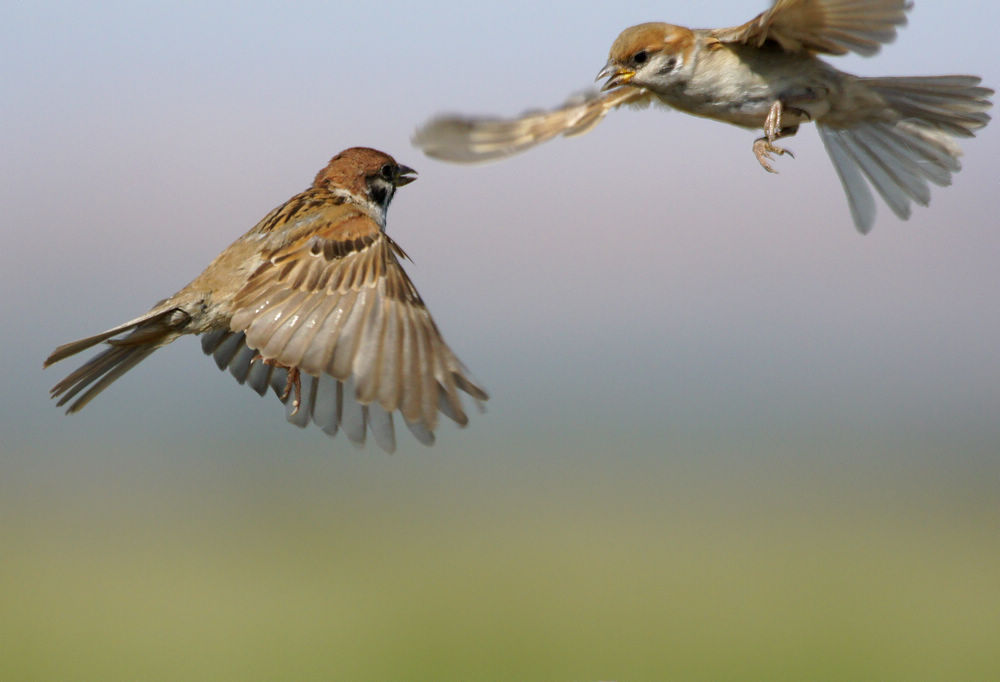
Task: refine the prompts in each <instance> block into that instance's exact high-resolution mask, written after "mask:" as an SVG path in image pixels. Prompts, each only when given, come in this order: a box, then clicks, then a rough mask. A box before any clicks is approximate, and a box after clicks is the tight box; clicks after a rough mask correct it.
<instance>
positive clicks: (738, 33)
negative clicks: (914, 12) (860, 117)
mask: <svg viewBox="0 0 1000 682" xmlns="http://www.w3.org/2000/svg"><path fill="white" fill-rule="evenodd" d="M911 6H912V3H910V2H909V0H775V2H774V4H773V5H772V6H771V8H770V9H769V10H767V11H765V12H761V13H760V14H758V15H757V16H756V17H754V18H753V19H751V20H750V21H748V22H747V23H745V24H742V25H740V26H734V27H732V28H721V29H716V30H715V31H712V35H713V36H714V37H715V38H717V39H718V40H720V41H722V42H724V43H746V44H748V45H753V46H755V47H760V46H761V45H763V44H764V43H766V42H773V43H776V44H777V45H778V46H780V47H781V49H783V50H785V51H787V52H819V53H825V54H836V55H840V54H847V53H848V52H856V53H858V54H860V55H863V56H865V57H870V56H872V55H874V54H875V53H876V52H878V51H879V49H880V48H881V47H882V45H884V44H885V43H890V42H892V41H893V40H895V38H896V27H897V26H902V25H904V24H905V23H906V12H907V10H909V9H910V7H911Z"/></svg>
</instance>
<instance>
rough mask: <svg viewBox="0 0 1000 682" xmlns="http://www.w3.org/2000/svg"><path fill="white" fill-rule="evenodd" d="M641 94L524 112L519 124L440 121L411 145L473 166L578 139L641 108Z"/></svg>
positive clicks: (623, 91) (626, 91)
mask: <svg viewBox="0 0 1000 682" xmlns="http://www.w3.org/2000/svg"><path fill="white" fill-rule="evenodd" d="M648 103H649V95H648V93H647V92H646V91H645V90H642V89H641V88H628V87H626V88H618V89H616V90H612V91H611V92H608V93H607V94H600V93H595V92H592V93H587V94H585V95H582V96H580V97H577V98H574V99H571V100H569V101H568V102H567V103H566V104H564V105H562V106H561V107H559V108H557V109H552V110H551V111H540V112H529V113H526V114H524V115H522V116H519V117H518V118H513V119H502V118H471V117H465V116H439V117H437V118H434V119H432V120H431V121H429V122H428V123H426V124H424V125H423V126H421V127H420V128H419V129H418V130H417V132H416V134H415V135H414V137H413V144H414V145H415V146H416V147H418V148H420V149H422V150H423V151H424V153H425V154H427V155H428V156H431V157H434V158H436V159H442V160H445V161H455V162H459V163H474V162H477V161H490V160H492V159H502V158H505V157H508V156H512V155H514V154H517V153H519V152H522V151H524V150H526V149H529V148H531V147H534V146H535V145H536V144H540V143H542V142H545V141H546V140H550V139H552V138H553V137H556V136H557V135H565V136H567V137H569V136H572V135H581V134H583V133H585V132H587V131H589V130H590V129H591V128H593V127H594V126H595V125H597V124H598V123H600V121H601V119H603V118H604V117H605V116H606V115H607V113H608V112H609V111H611V110H612V109H614V108H616V107H620V106H622V105H624V104H633V105H639V106H642V105H645V104H648Z"/></svg>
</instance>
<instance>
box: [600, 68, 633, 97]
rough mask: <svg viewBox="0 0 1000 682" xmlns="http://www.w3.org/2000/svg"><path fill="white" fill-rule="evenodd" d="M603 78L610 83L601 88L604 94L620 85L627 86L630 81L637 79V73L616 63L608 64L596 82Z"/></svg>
mask: <svg viewBox="0 0 1000 682" xmlns="http://www.w3.org/2000/svg"><path fill="white" fill-rule="evenodd" d="M602 78H607V79H608V82H607V83H605V84H604V85H603V86H601V92H604V91H605V90H610V89H612V88H617V87H618V86H619V85H626V84H627V83H628V82H629V81H630V80H632V79H633V78H635V71H633V70H632V69H626V68H625V67H624V66H619V65H618V64H615V63H614V62H608V63H607V65H605V67H604V68H603V69H601V72H600V73H599V74H597V78H595V79H594V80H598V81H599V80H601V79H602Z"/></svg>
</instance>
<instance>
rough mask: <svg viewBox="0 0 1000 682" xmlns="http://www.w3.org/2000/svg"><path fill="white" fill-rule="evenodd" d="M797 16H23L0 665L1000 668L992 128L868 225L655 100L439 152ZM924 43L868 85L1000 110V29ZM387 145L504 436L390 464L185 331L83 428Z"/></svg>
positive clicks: (10, 165) (4, 39)
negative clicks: (662, 23)
mask: <svg viewBox="0 0 1000 682" xmlns="http://www.w3.org/2000/svg"><path fill="white" fill-rule="evenodd" d="M762 5H763V0H740V1H736V0H715V1H713V2H704V3H681V2H670V1H669V0H656V1H652V0H650V1H648V2H647V1H636V2H630V3H627V5H625V6H624V8H618V7H616V4H615V3H609V2H572V3H570V2H560V3H534V2H531V3H529V2H511V1H507V2H503V3H496V4H495V5H486V4H485V3H471V2H470V3H467V4H465V3H458V2H450V3H449V2H438V3H435V4H434V10H433V11H428V10H426V9H420V8H418V7H416V6H414V4H411V3H403V2H392V1H383V2H378V3H337V2H323V3H305V4H300V5H298V6H297V8H296V9H288V8H287V7H286V6H285V4H284V3H273V4H268V3H207V4H206V3H186V2H173V3H133V2H103V3H100V5H99V6H98V5H92V4H90V3H66V4H54V3H45V2H32V3H7V4H6V5H5V7H4V8H3V9H2V10H0V53H2V54H0V90H2V96H0V120H2V122H3V125H2V126H0V147H2V153H0V167H2V173H3V178H4V181H3V183H2V184H0V205H2V206H3V230H4V236H5V240H4V243H5V247H4V248H3V249H2V251H0V266H2V267H0V285H2V287H3V291H4V292H5V295H4V296H3V298H2V301H0V319H2V320H3V321H4V324H3V326H2V330H0V335H2V340H3V356H4V366H5V372H4V374H5V376H6V377H7V378H6V387H7V388H6V390H5V391H4V392H3V393H2V396H0V401H2V407H0V444H2V455H0V467H2V471H0V548H2V549H0V554H2V558H0V610H2V612H0V678H3V679H11V680H14V679H33V680H73V679H102V680H134V679H143V680H157V679H163V680H176V679H186V680H196V679H205V680H223V679H233V680H264V679H301V680H305V679H341V680H348V679H350V680H390V679H392V680H501V679H517V680H598V679H615V680H665V679H681V680H726V679H733V680H736V679H739V680H747V679H769V680H778V679H790V680H802V679H810V680H862V679H871V680H875V679H878V680H914V679H920V680H959V679H969V680H971V679H987V678H992V677H994V676H995V675H996V674H997V671H998V670H1000V647H998V646H997V642H998V641H1000V456H998V455H1000V425H998V421H1000V419H998V417H1000V353H998V352H997V351H998V348H1000V306H998V303H997V294H998V292H1000V267H998V263H997V257H998V255H1000V229H998V228H1000V225H998V223H1000V220H998V216H1000V173H998V171H1000V161H998V159H1000V129H998V127H997V126H996V125H993V126H991V127H989V128H987V129H986V130H985V131H983V132H982V134H981V135H980V137H979V138H977V139H975V140H970V141H965V142H963V143H962V146H963V147H964V149H965V150H966V156H965V158H964V170H963V172H962V173H961V174H959V175H958V176H957V177H956V181H955V185H954V186H953V187H950V188H947V189H944V190H936V191H935V192H934V199H933V206H932V207H931V208H929V209H917V210H916V211H915V213H914V216H913V218H912V219H911V220H910V221H909V222H905V223H904V222H900V221H898V220H896V219H895V217H894V216H892V215H891V213H890V212H889V211H888V209H887V208H886V207H885V206H884V205H883V204H881V203H880V204H879V220H878V222H877V224H876V227H875V230H874V232H873V233H872V234H871V235H870V236H868V237H865V238H862V237H860V236H859V235H857V234H856V233H855V232H854V229H853V227H852V225H851V223H850V217H849V215H848V210H847V205H846V202H845V200H844V197H843V195H842V192H841V190H840V186H839V183H838V181H837V179H836V177H835V175H834V172H833V169H832V167H831V165H830V163H829V161H828V160H827V158H826V155H825V153H824V151H823V149H822V146H821V144H820V142H819V139H818V137H817V135H816V133H815V131H814V130H812V129H810V128H808V127H807V128H804V129H803V131H802V132H801V133H800V134H799V135H798V136H797V137H796V138H794V139H793V140H791V141H790V142H789V143H788V146H789V147H790V148H791V149H793V150H794V151H795V153H796V159H795V160H792V159H787V158H783V159H780V160H779V161H778V167H779V169H780V171H781V174H780V175H779V176H769V175H768V174H766V173H764V172H762V171H761V169H760V168H759V167H758V166H757V163H756V162H755V161H754V160H753V158H752V155H751V151H750V145H751V141H752V139H753V135H752V134H751V133H749V132H747V131H744V130H740V129H736V128H731V127H727V126H725V125H722V124H718V123H713V122H709V121H703V120H698V119H695V118H692V117H688V116H685V115H681V114H678V113H676V112H668V111H663V110H659V111H652V112H650V111H641V112H634V111H623V112H617V113H615V114H614V115H612V116H610V117H609V119H608V120H607V121H606V122H604V123H603V124H602V125H601V126H599V127H598V128H597V129H596V130H595V131H594V132H592V133H590V134H589V135H587V136H585V137H582V138H577V139H572V140H557V141H554V142H552V143H550V144H548V145H545V146H543V147H541V148H539V149H537V150H534V151H533V152H532V153H530V154H526V155H524V156H521V157H518V158H515V159H512V160H510V161H508V162H505V163H499V164H495V165H487V166H480V167H472V168H469V167H460V166H450V165H445V164H442V163H439V162H436V161H433V160H429V159H426V158H423V157H422V156H421V155H420V154H419V153H418V152H417V151H416V150H414V149H413V148H412V147H411V146H410V144H409V137H410V135H411V134H412V132H413V130H414V128H415V127H416V125H417V124H419V123H421V122H422V121H423V120H425V119H426V118H427V117H429V116H430V115H432V114H434V113H436V112H439V111H465V112H469V113H502V114H514V113H517V112H519V111H521V110H523V109H526V108H530V107H541V106H551V105H555V104H557V103H559V102H561V101H562V99H563V98H564V97H565V96H567V95H569V94H570V93H572V92H573V91H575V90H577V89H580V88H584V87H587V86H588V84H589V83H590V82H591V79H592V78H593V76H594V74H596V72H597V71H598V70H599V69H600V68H601V66H603V64H604V61H605V56H606V53H607V49H608V47H609V46H610V43H611V41H612V40H613V39H614V37H615V36H616V35H617V33H618V31H619V30H620V29H622V28H624V27H625V26H627V25H630V24H633V23H637V22H640V21H647V20H657V19H666V20H671V21H674V22H676V23H681V24H687V25H695V26H705V25H708V26H716V25H731V24H735V23H739V22H742V21H744V20H746V19H748V18H749V17H750V16H752V15H753V14H755V13H756V12H758V11H760V10H761V9H763V7H762ZM963 9H964V10H965V11H962V10H963ZM910 17H911V25H910V26H908V27H907V28H905V29H904V30H903V31H902V32H901V34H900V37H899V39H898V40H897V42H896V44H894V45H892V46H891V47H889V48H888V49H886V50H885V51H884V53H883V54H882V55H880V56H878V57H877V58H875V59H871V60H863V59H860V58H843V59H837V60H836V63H837V65H838V66H840V67H841V68H844V69H845V70H849V71H854V72H856V73H860V74H864V75H904V74H938V73H944V72H957V73H963V72H971V73H978V74H981V75H983V77H984V81H985V83H986V84H987V85H990V86H993V87H996V86H997V84H998V83H1000V47H998V43H997V41H996V40H994V29H995V27H996V26H997V25H1000V8H998V6H997V5H996V4H995V3H982V2H973V1H972V0H965V1H964V2H956V3H935V2H920V3H918V4H917V7H916V9H915V10H914V11H913V12H912V13H911V15H910ZM353 145H371V146H375V147H378V148H380V149H383V150H386V151H388V152H390V153H392V154H394V155H395V156H396V157H397V159H399V160H400V161H401V162H403V163H407V164H410V165H412V166H414V167H416V168H417V169H418V170H419V171H420V173H421V175H420V182H419V183H417V184H415V185H414V186H412V187H407V188H406V189H405V190H404V191H402V192H401V193H400V195H399V196H398V197H397V199H396V201H395V203H394V205H393V208H392V211H391V215H390V220H389V222H390V230H391V232H392V234H393V236H394V237H395V238H396V239H397V240H399V242H400V243H401V244H402V245H403V246H404V247H405V248H406V250H407V251H408V252H409V253H410V255H411V256H412V257H413V260H414V261H415V262H414V263H413V264H411V265H409V266H408V270H409V272H410V274H411V276H412V277H413V279H414V281H415V282H416V284H417V286H418V287H419V288H420V291H421V293H422V294H423V295H424V297H425V299H426V300H427V301H428V303H429V305H430V307H431V309H432V311H433V313H434V315H435V317H436V319H437V321H438V323H439V325H440V327H441V328H442V330H443V331H444V333H445V336H446V338H447V339H448V340H449V342H450V343H451V345H452V346H453V348H454V349H455V351H456V352H457V354H458V355H459V356H460V357H461V358H462V359H463V360H464V361H465V363H466V364H467V365H468V366H469V367H470V368H472V370H473V372H474V374H475V375H476V376H477V377H478V378H479V379H480V381H482V382H483V383H484V384H485V386H486V387H487V388H488V389H489V390H490V392H491V395H492V399H491V401H490V402H489V404H488V411H487V413H486V414H484V415H475V416H474V417H473V420H472V423H471V424H470V426H469V428H468V429H465V430H459V429H455V428H449V427H448V426H445V427H443V428H442V429H441V430H440V432H439V442H438V445H437V446H436V447H435V448H433V449H425V448H423V447H422V446H420V445H419V444H417V443H416V442H415V441H413V439H412V438H410V437H409V435H408V434H405V432H404V433H403V434H402V435H401V437H400V448H399V451H398V452H397V454H396V455H394V456H391V457H390V456H387V455H385V454H383V453H382V452H380V451H378V450H377V449H373V448H371V449H368V450H365V451H363V452H359V451H356V450H355V449H354V448H353V447H351V446H350V445H349V443H347V442H346V441H345V440H343V439H340V438H338V439H335V440H330V439H327V438H326V437H325V436H323V434H322V433H320V432H319V431H318V430H312V429H310V430H306V431H298V430H296V429H294V428H292V427H290V426H288V425H286V424H285V423H284V421H283V418H282V414H281V409H280V408H279V406H278V404H277V402H276V401H275V400H274V399H273V398H269V399H268V400H261V399H258V398H256V397H255V396H254V395H253V394H252V393H251V392H250V391H249V390H248V389H246V388H242V387H238V386H236V385H235V384H234V382H233V381H232V379H231V378H230V377H228V376H227V375H223V374H221V373H219V372H218V371H217V370H216V369H215V367H214V365H213V364H212V363H211V361H210V360H208V359H206V358H205V357H204V356H202V354H201V351H200V348H199V347H198V345H197V342H196V341H195V340H193V339H184V340H182V341H180V342H178V343H177V344H174V346H172V347H170V348H167V349H165V350H164V351H161V352H159V353H157V354H156V355H155V356H154V357H152V358H151V359H150V360H148V361H146V362H145V363H144V364H143V365H142V366H141V367H140V368H138V369H137V370H134V371H133V372H132V373H130V374H129V375H128V376H127V377H125V378H124V379H123V380H121V381H120V382H119V383H118V384H117V385H115V386H114V387H113V388H112V389H111V390H109V391H108V392H107V393H106V394H104V395H102V396H101V399H100V400H98V401H96V402H95V403H94V404H93V405H92V406H90V407H88V409H87V410H85V411H84V412H83V413H82V414H80V415H77V416H74V417H71V418H70V417H64V416H62V415H61V413H60V412H59V411H58V410H56V409H55V408H54V407H53V406H52V405H51V404H50V403H49V401H48V399H47V394H46V392H47V390H48V388H49V387H50V386H51V385H52V384H53V383H55V382H56V381H57V380H58V379H59V378H61V377H62V376H63V375H64V374H65V373H67V372H68V371H70V370H71V369H72V368H73V366H74V365H73V364H72V363H63V364H62V365H59V366H57V367H56V368H55V369H52V370H49V371H47V372H45V373H43V372H42V371H41V362H42V359H43V358H44V357H45V356H46V354H47V353H48V352H49V351H50V350H51V349H52V348H53V347H55V346H56V345H58V344H59V343H62V342H65V341H68V340H71V339H74V338H78V337H80V336H84V335H87V334H91V333H95V332H97V331H99V330H102V329H105V328H107V327H109V326H111V325H114V324H117V323H119V322H122V321H124V320H125V319H128V318H131V317H133V316H135V315H137V314H139V313H141V312H143V311H145V310H146V309H147V308H148V307H149V305H151V304H152V303H153V302H154V301H156V300H158V299H160V298H162V297H163V296H165V295H168V294H169V293H171V292H173V291H175V290H176V289H178V288H179V287H181V286H182V285H183V284H184V283H185V282H187V281H188V280H189V279H191V278H192V277H193V276H194V275H196V274H197V273H198V271H199V270H200V269H201V267H203V266H204V265H205V264H207V263H208V262H209V261H210V259H211V258H212V257H214V256H215V254H216V253H217V252H218V251H219V250H221V249H222V248H223V247H224V246H226V245H227V244H228V243H230V242H231V241H232V240H233V239H234V238H235V237H236V236H238V235H239V234H241V233H242V232H244V231H245V230H246V229H248V228H249V227H250V226H252V225H253V224H254V223H255V222H256V221H257V220H258V219H259V218H260V217H262V216H263V215H264V214H265V213H266V212H267V211H268V210H270V209H271V208H272V207H274V206H276V205H277V204H279V203H281V202H282V201H284V200H285V199H286V198H288V197H289V196H291V195H292V194H293V193H295V192H297V191H299V190H301V189H303V188H304V187H306V186H307V185H308V184H309V182H310V180H311V178H312V176H313V174H314V173H315V171H316V170H318V169H319V168H320V167H321V166H323V165H324V164H325V163H326V161H327V160H328V159H329V157H330V156H332V155H333V154H334V153H336V152H337V151H339V150H340V149H342V148H344V147H348V146H353Z"/></svg>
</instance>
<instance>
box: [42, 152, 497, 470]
mask: <svg viewBox="0 0 1000 682" xmlns="http://www.w3.org/2000/svg"><path fill="white" fill-rule="evenodd" d="M414 173H415V171H414V170H413V169H412V168H408V167H407V166H402V165H400V164H398V163H396V161H395V160H393V158H392V157H391V156H389V155H387V154H384V153H382V152H380V151H376V150H374V149H368V148H363V147H355V148H352V149H347V150H345V151H342V152H341V153H339V154H337V155H336V156H334V157H333V159H331V160H330V163H329V164H327V166H326V167H325V168H323V169H322V170H321V171H320V172H319V173H318V174H317V175H316V179H315V180H314V181H313V184H312V187H310V188H309V189H307V190H306V191H304V192H302V193H300V194H296V195H295V196H293V197H292V198H291V199H289V200H288V201H286V202H285V203H284V204H282V205H281V206H279V207H277V208H276V209H274V210H273V211H271V212H270V213H269V214H267V216H265V217H264V219H263V220H261V221H260V222H259V223H258V224H257V225H256V226H255V227H254V228H253V229H251V230H250V231H249V232H247V233H246V234H245V235H243V236H242V237H240V238H239V239H237V240H236V241H235V242H233V243H232V244H231V245H230V246H229V247H228V248H226V249H225V250H224V251H223V252H222V253H221V254H219V256H218V257H217V258H216V259H215V260H214V261H212V263H211V264H209V266H208V267H207V268H205V271H204V272H202V273H201V274H200V275H198V277H196V278H195V279H194V281H192V282H191V283H190V284H188V285H187V286H186V287H184V288H183V289H181V290H180V291H178V292H177V293H176V294H174V295H173V296H171V297H170V298H168V299H165V300H163V301H161V302H159V303H157V304H156V305H154V306H153V308H152V309H151V310H150V311H149V312H148V313H146V314H145V315H142V316H140V317H137V318H135V319H134V320H130V321H128V322H126V323H124V324H121V325H118V326H117V327H114V328H112V329H108V330H107V331H104V332H101V333H100V334H96V335H94V336H89V337H87V338H85V339H80V340H79V341H73V342H72V343H67V344H65V345H62V346H60V347H58V348H56V349H55V350H54V351H53V352H52V355H50V356H49V357H48V359H46V360H45V366H46V367H47V366H49V365H51V364H52V363H54V362H58V361H59V360H62V359H64V358H67V357H69V356H71V355H75V354H77V353H79V352H80V351H83V350H86V349H87V348H90V347H91V346H95V345H97V344H99V343H101V342H104V341H106V342H107V347H106V348H105V349H104V350H103V351H102V352H101V353H99V354H98V355H97V356H95V357H93V358H91V359H90V360H89V361H87V362H86V363H84V364H83V365H82V366H81V367H80V368H79V369H77V370H76V371H74V372H73V373H71V374H70V375H69V376H67V377H66V378H65V379H63V380H62V381H60V382H59V383H58V384H56V385H55V387H54V388H53V389H52V391H51V393H52V396H53V397H54V398H58V399H59V402H58V404H59V405H64V404H66V403H67V402H69V408H68V410H67V412H76V411H77V410H80V409H81V408H83V407H84V406H85V405H86V404H87V403H89V402H90V401H91V400H93V399H94V398H95V397H96V396H97V395H98V394H99V393H100V392H101V391H103V390H104V389H105V388H107V387H108V386H109V385H110V384H111V383H112V382H114V381H115V380H116V379H118V377H120V376H121V375H122V374H124V373H125V372H127V371H128V370H130V369H132V367H134V366H135V365H137V364H138V363H139V362H141V361H142V360H143V359H145V358H146V357H148V356H149V355H150V354H151V353H152V352H153V351H155V350H156V349H158V348H160V347H162V346H165V345H167V344H168V343H170V342H171V341H174V340H175V339H177V338H178V337H180V336H183V335H185V334H198V335H200V336H201V345H202V349H203V350H204V351H205V353H206V354H209V355H212V356H213V357H214V359H215V362H216V364H217V365H218V366H219V368H220V369H226V368H228V369H229V371H230V373H232V375H233V376H234V377H235V378H236V380H237V381H238V382H239V383H241V384H242V383H246V384H249V385H250V386H251V387H252V388H253V389H254V390H255V391H257V393H259V394H261V395H264V393H266V392H267V389H268V387H271V389H272V390H273V391H274V392H275V394H276V395H277V396H278V397H279V398H280V400H281V401H282V402H283V403H284V404H285V407H286V409H285V412H286V416H287V418H288V421H290V422H292V423H293V424H295V425H296V426H300V427H304V426H306V424H308V423H309V422H310V421H312V422H313V423H315V424H316V425H317V426H319V427H320V428H322V429H323V430H324V431H325V432H326V433H328V434H330V435H331V436H332V435H335V434H336V433H337V431H338V429H342V430H343V431H344V432H345V433H346V435H347V437H348V438H349V439H350V440H351V441H353V442H355V443H357V444H359V445H360V444H363V443H364V441H365V436H366V432H367V431H369V430H370V431H371V432H372V434H373V435H374V437H375V441H376V442H377V443H378V444H379V445H380V446H381V447H382V448H383V449H385V450H386V451H388V452H392V451H393V450H394V449H395V443H396V441H395V431H394V427H393V413H394V412H396V411H399V413H400V414H401V415H402V417H403V421H404V422H405V423H406V425H407V426H408V427H409V429H410V431H411V432H413V434H414V435H415V436H416V437H417V439H418V440H420V441H421V442H422V443H424V444H427V445H430V444H431V443H433V441H434V429H435V427H436V426H437V423H438V413H439V412H441V413H444V414H445V415H447V416H448V417H450V418H451V419H452V420H454V421H455V422H457V423H458V424H459V425H462V426H464V425H465V424H466V423H467V421H468V418H467V416H466V414H465V411H464V409H463V407H462V401H461V399H460V398H459V394H460V392H465V393H466V394H468V395H469V396H471V397H472V399H473V400H474V401H476V403H477V404H478V403H479V401H484V400H486V399H487V395H486V392H485V391H484V390H483V389H482V388H480V387H479V386H478V385H477V384H476V383H475V381H474V380H473V379H472V378H471V377H470V376H469V374H468V371H467V370H466V369H465V367H464V366H463V365H462V363H461V362H459V360H458V358H457V357H455V354H454V353H452V351H451V349H450V348H449V347H448V345H447V344H446V343H445V342H444V339H443V338H442V337H441V333H440V332H439V331H438V328H437V325H435V324H434V320H433V319H431V316H430V313H429V312H428V311H427V308H426V306H425V305H424V302H423V300H422V299H421V298H420V295H419V294H418V293H417V290H416V288H414V286H413V283H412V282H411V281H410V278H409V277H407V275H406V273H405V272H404V271H403V268H402V266H401V265H400V258H405V257H406V254H405V253H404V252H403V250H402V249H401V248H400V247H399V246H398V245H397V244H396V242H394V241H393V240H392V239H391V238H389V236H388V235H387V234H386V233H385V219H386V211H387V209H388V208H389V202H390V201H392V197H393V194H394V193H395V192H396V189H397V188H398V187H401V186H403V185H406V184H408V183H410V182H412V181H413V180H415V179H416V178H414V177H413V174H414ZM70 401H72V402H70Z"/></svg>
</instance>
